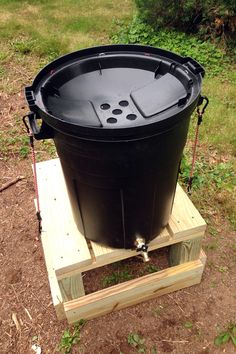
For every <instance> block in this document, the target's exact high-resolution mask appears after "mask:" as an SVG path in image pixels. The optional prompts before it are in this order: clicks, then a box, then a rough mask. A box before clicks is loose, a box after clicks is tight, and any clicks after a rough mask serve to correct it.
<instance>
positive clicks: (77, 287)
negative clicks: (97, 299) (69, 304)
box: [58, 273, 85, 302]
mask: <svg viewBox="0 0 236 354" xmlns="http://www.w3.org/2000/svg"><path fill="white" fill-rule="evenodd" d="M58 284H59V287H60V290H61V295H62V299H63V301H64V302H65V301H69V300H73V299H77V298H78V297H81V296H84V295H85V291H84V284H83V279H82V274H81V273H79V274H76V275H74V276H72V277H69V278H64V279H62V280H59V281H58Z"/></svg>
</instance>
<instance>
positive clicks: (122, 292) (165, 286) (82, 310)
mask: <svg viewBox="0 0 236 354" xmlns="http://www.w3.org/2000/svg"><path fill="white" fill-rule="evenodd" d="M203 268H204V267H203V264H202V262H201V261H200V260H196V261H193V262H188V263H185V264H182V265H178V266H176V267H171V268H168V269H165V270H162V271H159V272H156V273H153V274H149V275H145V276H143V277H141V278H138V279H133V280H130V281H128V282H125V283H122V284H118V285H115V286H112V287H110V288H108V289H103V290H100V291H97V292H96V293H92V294H89V295H86V296H83V297H81V298H79V299H77V300H72V301H69V302H66V303H65V304H64V309H65V314H66V317H67V319H68V322H69V323H73V322H75V321H77V320H79V319H81V318H83V319H91V318H95V317H98V316H101V315H105V314H107V313H110V312H112V311H115V310H119V309H122V308H125V307H128V306H131V305H134V304H137V303H140V302H142V301H146V300H149V299H152V298H155V297H157V296H160V295H163V294H167V293H170V292H172V291H176V290H179V289H182V288H185V287H188V286H191V285H194V284H197V283H199V282H200V280H201V276H202V272H203Z"/></svg>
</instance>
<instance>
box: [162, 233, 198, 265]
mask: <svg viewBox="0 0 236 354" xmlns="http://www.w3.org/2000/svg"><path fill="white" fill-rule="evenodd" d="M201 244H202V236H201V237H196V238H194V239H191V240H188V241H183V242H179V243H176V244H174V245H172V246H170V251H169V264H170V266H171V267H172V266H176V265H179V264H182V263H185V262H190V261H195V260H197V259H199V257H200V251H201Z"/></svg>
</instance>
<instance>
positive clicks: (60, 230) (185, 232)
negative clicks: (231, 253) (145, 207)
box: [37, 159, 206, 323]
mask: <svg viewBox="0 0 236 354" xmlns="http://www.w3.org/2000/svg"><path fill="white" fill-rule="evenodd" d="M37 177H38V188H39V198H40V205H41V215H42V228H43V230H42V234H41V240H42V245H43V251H44V257H45V262H46V266H47V271H48V278H49V283H50V289H51V294H52V300H53V305H54V307H55V310H56V313H57V316H58V319H63V318H67V320H68V322H69V323H72V322H75V321H77V320H79V319H81V318H83V319H91V318H95V317H98V316H101V315H105V314H107V313H110V312H112V311H115V310H119V309H122V308H125V307H128V306H131V305H135V304H137V303H140V302H142V301H145V300H149V299H152V298H155V297H158V296H160V295H164V294H167V293H170V292H173V291H176V290H179V289H182V288H186V287H189V286H191V285H194V284H198V283H200V281H201V277H202V273H203V270H204V266H205V262H206V255H205V254H204V252H203V251H202V249H201V242H202V238H203V236H204V233H205V229H206V223H205V221H204V219H203V218H202V217H201V215H200V214H199V212H198V211H197V209H196V208H195V207H194V205H193V204H192V202H191V201H190V199H189V198H188V196H187V195H186V193H185V192H184V191H183V189H182V188H181V187H180V186H179V185H177V189H176V195H175V200H174V204H173V210H172V215H171V217H170V220H169V224H168V226H167V227H166V228H165V229H164V230H163V231H162V233H161V234H160V235H159V236H157V237H156V238H155V239H154V240H152V241H151V242H150V243H149V251H152V250H156V249H159V248H163V247H166V246H169V267H168V268H166V269H163V270H160V271H157V272H154V273H152V274H147V275H144V276H141V277H139V278H137V279H132V280H128V281H125V282H123V283H120V284H117V285H113V286H110V287H109V288H106V289H102V290H98V291H96V292H94V293H92V294H88V295H85V292H84V285H83V278H82V275H81V273H82V272H85V271H88V270H92V269H95V268H98V267H102V266H104V265H107V264H111V263H114V262H117V261H120V260H124V259H127V258H130V257H134V256H137V254H138V253H137V252H136V250H125V249H114V248H109V247H105V246H101V245H99V244H97V243H95V242H92V241H88V240H86V239H85V238H84V236H83V235H82V234H81V233H80V232H79V231H78V229H77V227H76V224H75V222H74V220H73V215H72V210H71V206H70V202H69V198H68V194H67V189H66V185H65V181H64V176H63V173H62V169H61V165H60V161H59V159H54V160H49V161H44V162H40V163H37Z"/></svg>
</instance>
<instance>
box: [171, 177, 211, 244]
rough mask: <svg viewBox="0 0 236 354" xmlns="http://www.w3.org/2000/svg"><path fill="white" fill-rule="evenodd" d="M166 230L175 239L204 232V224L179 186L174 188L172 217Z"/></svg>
mask: <svg viewBox="0 0 236 354" xmlns="http://www.w3.org/2000/svg"><path fill="white" fill-rule="evenodd" d="M167 228H168V230H169V232H170V234H171V236H172V237H175V238H180V237H184V236H191V235H192V234H193V233H196V232H204V231H205V230H206V222H205V221H204V219H203V218H202V216H201V215H200V213H199V212H198V210H197V209H196V207H195V206H194V205H193V203H192V202H191V200H190V199H189V197H188V196H187V194H186V193H185V192H184V190H183V189H182V188H181V187H180V185H179V184H177V187H176V194H175V199H174V204H173V210H172V215H171V218H170V220H169V225H168V226H167Z"/></svg>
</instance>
